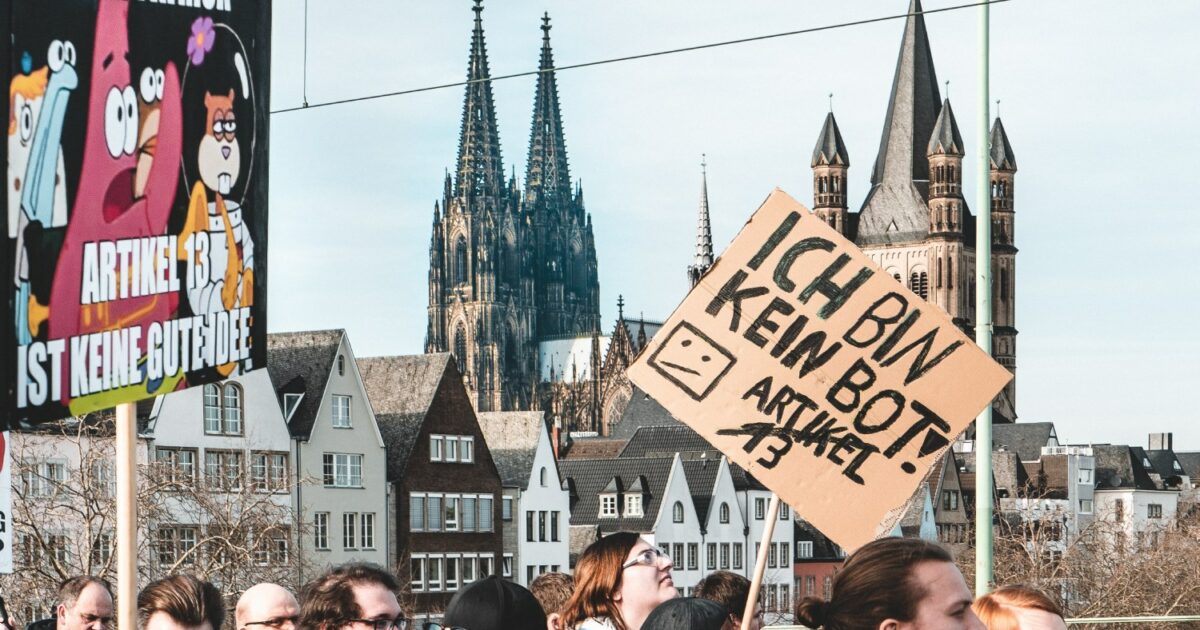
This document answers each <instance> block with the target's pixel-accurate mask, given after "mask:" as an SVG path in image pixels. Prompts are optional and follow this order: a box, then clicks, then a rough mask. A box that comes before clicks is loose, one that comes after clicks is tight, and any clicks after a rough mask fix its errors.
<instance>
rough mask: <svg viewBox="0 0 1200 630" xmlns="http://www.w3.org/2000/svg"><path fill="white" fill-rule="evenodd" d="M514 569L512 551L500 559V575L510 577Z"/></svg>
mask: <svg viewBox="0 0 1200 630" xmlns="http://www.w3.org/2000/svg"><path fill="white" fill-rule="evenodd" d="M512 571H513V557H512V554H511V553H506V554H504V557H503V558H501V559H500V577H506V578H510V577H512Z"/></svg>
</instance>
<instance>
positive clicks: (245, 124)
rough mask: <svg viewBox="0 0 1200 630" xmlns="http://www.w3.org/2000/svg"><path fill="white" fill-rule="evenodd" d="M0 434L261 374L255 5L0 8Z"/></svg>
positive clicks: (260, 24)
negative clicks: (2, 99) (1, 99)
mask: <svg viewBox="0 0 1200 630" xmlns="http://www.w3.org/2000/svg"><path fill="white" fill-rule="evenodd" d="M5 7H6V9H5V11H4V12H3V13H4V17H3V19H0V30H2V31H3V32H4V33H3V34H4V37H3V38H2V39H3V44H2V45H0V55H2V56H3V57H4V59H5V62H6V63H5V64H3V65H0V67H2V68H3V70H2V71H0V72H3V79H4V80H5V81H6V85H7V86H8V92H9V99H8V100H7V103H6V105H5V107H7V110H6V111H7V114H8V121H9V124H8V130H9V131H8V142H7V143H6V144H5V145H4V148H3V149H2V150H3V151H4V161H5V163H6V164H7V167H8V179H7V182H6V186H7V187H6V191H7V195H4V196H3V197H2V198H3V199H4V203H5V208H6V216H7V218H8V230H7V233H6V234H5V238H0V241H2V242H3V246H0V277H2V278H5V279H6V281H5V283H4V287H5V291H4V296H5V298H6V299H5V301H4V304H3V307H2V308H0V356H2V357H3V359H2V361H3V368H0V374H3V381H2V382H3V387H2V392H3V393H2V396H3V403H2V404H3V409H4V410H5V413H4V414H3V418H4V420H3V421H0V424H8V425H9V426H12V425H15V424H16V422H18V421H22V420H24V421H32V422H36V421H41V420H50V419H54V418H59V417H64V416H67V415H72V414H80V413H85V412H88V411H92V410H96V409H100V408H105V407H111V406H113V405H115V404H117V403H122V402H130V401H134V400H138V399H141V398H146V397H149V396H152V395H157V394H164V393H168V392H171V391H175V390H178V389H181V388H184V387H188V386H192V385H196V384H199V383H205V382H209V381H214V380H220V379H223V378H227V377H229V376H233V375H236V374H240V373H244V372H246V371H248V370H251V369H255V368H260V367H264V366H265V364H266V311H265V304H266V297H267V292H266V278H267V274H266V268H265V262H266V249H265V248H266V237H267V231H266V226H267V139H268V131H267V126H268V115H267V112H268V111H269V107H268V91H269V79H270V56H269V53H270V32H271V16H270V2H268V0H188V1H186V2H184V1H178V2H175V1H172V2H157V1H154V2H150V1H136V2H131V1H130V0H12V1H11V2H8V3H6V4H5Z"/></svg>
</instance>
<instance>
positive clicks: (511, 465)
mask: <svg viewBox="0 0 1200 630" xmlns="http://www.w3.org/2000/svg"><path fill="white" fill-rule="evenodd" d="M477 417H478V418H479V428H480V429H481V430H482V431H483V439H484V440H485V441H486V442H487V446H488V450H489V451H491V453H492V459H493V460H494V461H495V462H496V469H497V470H499V471H500V481H501V482H502V483H503V484H504V486H505V487H508V488H524V487H526V486H528V485H529V479H530V475H531V474H532V471H533V460H534V458H535V457H536V456H537V446H538V438H539V437H540V436H541V434H542V433H544V432H545V431H546V423H545V421H544V420H542V412H540V411H484V412H480V413H479V414H477Z"/></svg>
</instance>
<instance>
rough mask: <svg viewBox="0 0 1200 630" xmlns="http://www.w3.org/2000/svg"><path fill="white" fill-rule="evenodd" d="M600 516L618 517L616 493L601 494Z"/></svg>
mask: <svg viewBox="0 0 1200 630" xmlns="http://www.w3.org/2000/svg"><path fill="white" fill-rule="evenodd" d="M600 518H617V495H616V493H615V492H614V493H609V494H602V495H600Z"/></svg>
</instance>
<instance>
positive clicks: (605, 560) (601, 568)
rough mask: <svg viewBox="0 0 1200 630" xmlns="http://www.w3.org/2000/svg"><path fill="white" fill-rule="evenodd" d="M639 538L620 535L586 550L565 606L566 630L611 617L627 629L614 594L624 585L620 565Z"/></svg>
mask: <svg viewBox="0 0 1200 630" xmlns="http://www.w3.org/2000/svg"><path fill="white" fill-rule="evenodd" d="M640 539H641V536H640V535H638V534H636V533H633V532H617V533H615V534H609V535H608V536H605V537H604V538H601V539H600V540H597V541H596V542H594V543H592V544H591V545H588V548H587V549H584V550H583V553H582V554H580V555H579V560H578V562H576V563H575V592H574V593H573V594H572V595H571V599H570V600H568V601H567V603H566V605H565V606H563V611H562V616H563V618H562V623H563V627H564V628H574V627H575V626H577V625H579V624H581V623H583V622H584V621H586V620H587V619H589V618H591V617H608V618H609V619H612V620H613V623H614V625H615V626H616V627H617V628H618V630H624V628H625V620H624V619H623V618H622V617H621V611H620V609H619V608H618V607H617V605H616V603H615V602H613V600H612V595H613V593H616V592H617V589H619V588H620V586H621V565H623V564H625V557H626V556H627V555H629V551H630V550H631V549H633V547H634V546H635V545H637V543H638V540H640Z"/></svg>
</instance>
